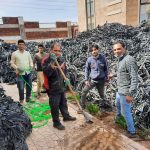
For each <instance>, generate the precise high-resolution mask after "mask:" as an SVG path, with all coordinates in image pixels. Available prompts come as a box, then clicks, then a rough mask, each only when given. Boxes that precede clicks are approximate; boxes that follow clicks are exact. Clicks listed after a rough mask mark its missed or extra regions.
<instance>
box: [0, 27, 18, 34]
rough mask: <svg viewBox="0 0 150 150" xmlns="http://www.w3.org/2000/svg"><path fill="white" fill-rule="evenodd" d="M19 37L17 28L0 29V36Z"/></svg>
mask: <svg viewBox="0 0 150 150" xmlns="http://www.w3.org/2000/svg"><path fill="white" fill-rule="evenodd" d="M16 35H20V30H19V28H0V36H16Z"/></svg>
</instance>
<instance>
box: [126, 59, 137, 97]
mask: <svg viewBox="0 0 150 150" xmlns="http://www.w3.org/2000/svg"><path fill="white" fill-rule="evenodd" d="M126 65H127V66H126V67H127V70H128V72H129V75H130V79H131V84H130V88H129V95H130V96H132V97H134V95H135V94H136V92H137V84H138V66H137V63H136V60H135V59H134V58H133V57H131V58H130V60H129V61H126Z"/></svg>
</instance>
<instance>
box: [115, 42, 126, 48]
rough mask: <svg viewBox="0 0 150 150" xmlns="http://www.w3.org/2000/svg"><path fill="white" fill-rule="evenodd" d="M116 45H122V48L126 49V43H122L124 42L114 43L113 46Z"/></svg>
mask: <svg viewBox="0 0 150 150" xmlns="http://www.w3.org/2000/svg"><path fill="white" fill-rule="evenodd" d="M115 44H121V46H122V47H123V48H125V43H124V42H122V41H116V42H114V43H113V45H115Z"/></svg>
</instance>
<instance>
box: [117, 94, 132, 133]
mask: <svg viewBox="0 0 150 150" xmlns="http://www.w3.org/2000/svg"><path fill="white" fill-rule="evenodd" d="M116 107H117V117H119V116H120V115H121V114H122V115H123V116H124V118H125V120H126V124H127V130H128V132H130V133H135V127H134V122H133V117H132V114H131V103H128V102H127V101H126V97H125V95H122V94H119V93H116Z"/></svg>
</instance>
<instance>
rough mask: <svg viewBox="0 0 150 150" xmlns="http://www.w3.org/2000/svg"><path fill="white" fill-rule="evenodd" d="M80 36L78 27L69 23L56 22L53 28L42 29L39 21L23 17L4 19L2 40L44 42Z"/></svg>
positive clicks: (0, 37) (1, 26)
mask: <svg viewBox="0 0 150 150" xmlns="http://www.w3.org/2000/svg"><path fill="white" fill-rule="evenodd" d="M77 34H78V26H77V25H75V24H72V23H71V22H70V21H67V22H56V23H55V24H54V25H53V27H40V23H39V22H38V21H35V22H29V21H24V20H23V17H2V23H1V24H0V39H2V40H4V41H6V42H12V43H13V42H16V41H17V40H18V39H24V40H26V41H30V40H35V41H44V40H50V39H62V38H74V37H76V35H77Z"/></svg>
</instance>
